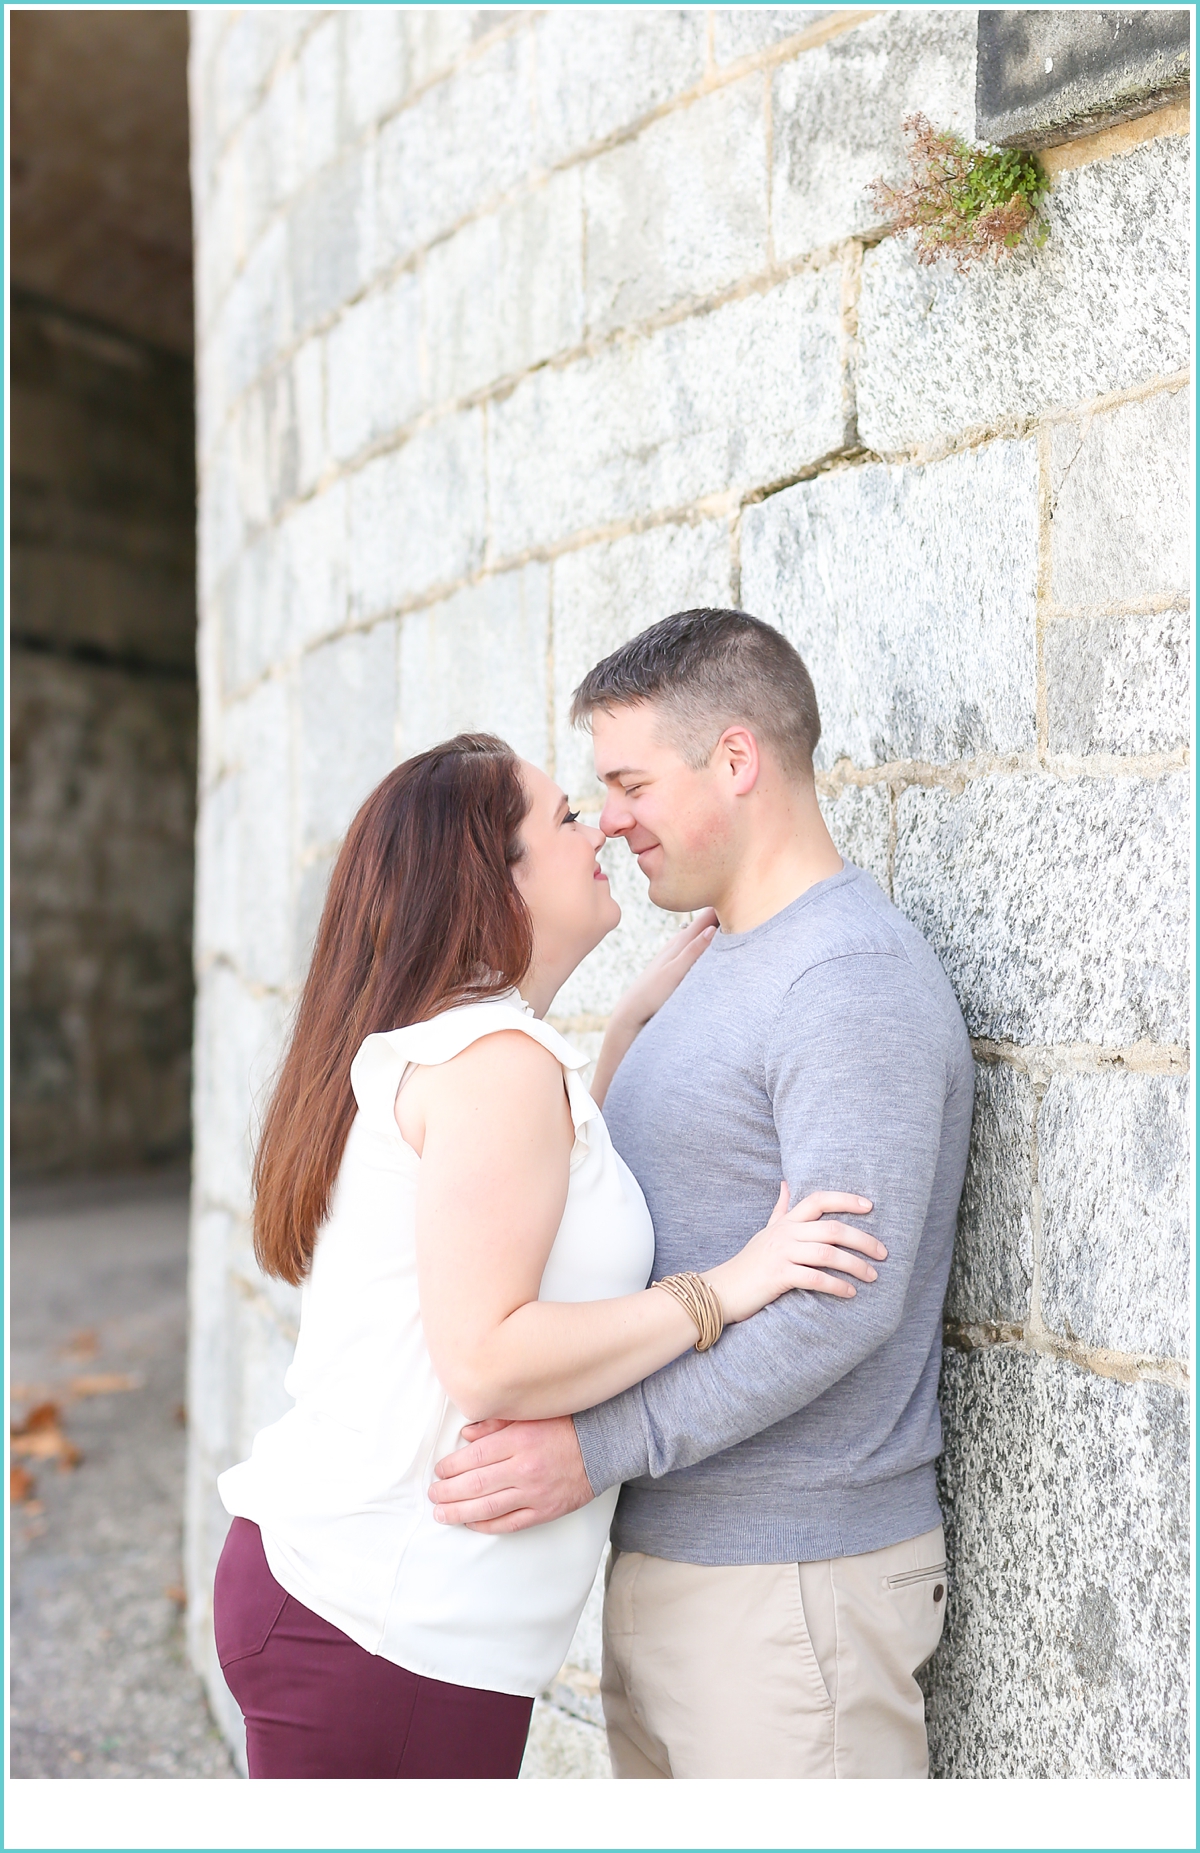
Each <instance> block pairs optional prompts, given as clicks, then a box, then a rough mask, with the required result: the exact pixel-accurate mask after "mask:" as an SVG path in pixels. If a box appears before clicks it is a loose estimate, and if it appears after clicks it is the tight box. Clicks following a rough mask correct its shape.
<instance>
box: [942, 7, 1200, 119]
mask: <svg viewBox="0 0 1200 1853" xmlns="http://www.w3.org/2000/svg"><path fill="white" fill-rule="evenodd" d="M1189 14H1190V9H1189V8H1185V7H1161V8H1160V7H1142V8H1139V9H1137V10H1136V11H1129V12H1125V11H1117V10H1116V9H1113V10H1109V9H1107V8H1106V9H1103V10H1099V11H1092V10H1091V9H1090V8H1087V7H1070V8H1067V7H1062V8H1057V7H1056V8H1048V9H1046V10H1041V9H1037V8H1031V7H1014V8H1007V7H1006V8H994V9H993V8H988V7H985V8H982V9H981V11H980V14H979V40H978V62H977V65H976V77H975V133H976V135H977V136H978V138H979V139H980V140H981V141H988V142H996V143H999V144H1000V146H1001V147H1022V148H1049V147H1053V146H1054V144H1055V143H1057V142H1068V141H1073V140H1075V139H1076V137H1078V136H1081V135H1092V134H1094V133H1095V132H1096V131H1097V130H1098V129H1103V128H1107V127H1109V126H1110V125H1112V124H1114V123H1118V122H1128V121H1130V120H1132V119H1133V118H1134V117H1136V116H1144V115H1146V114H1148V113H1149V111H1151V110H1154V109H1159V108H1161V107H1162V106H1163V105H1164V104H1167V103H1171V102H1177V101H1178V100H1179V99H1180V97H1181V96H1184V95H1186V94H1187V90H1188V86H1189V83H1190V80H1191V48H1190V36H1189V23H1190V21H1189Z"/></svg>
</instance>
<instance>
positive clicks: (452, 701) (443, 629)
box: [393, 561, 550, 766]
mask: <svg viewBox="0 0 1200 1853" xmlns="http://www.w3.org/2000/svg"><path fill="white" fill-rule="evenodd" d="M549 649H550V573H549V569H548V568H547V567H546V566H544V565H542V564H540V563H539V562H536V561H535V562H533V563H532V564H531V565H529V566H525V567H522V568H519V569H518V570H517V571H516V572H511V573H498V574H497V575H496V576H495V577H494V578H491V579H485V580H483V581H482V582H481V583H480V584H479V585H474V586H466V587H464V588H463V590H462V591H461V592H456V593H455V594H454V596H453V597H452V598H448V599H447V600H446V602H445V603H444V604H440V605H429V606H427V607H426V608H425V610H423V611H414V612H411V613H410V614H409V616H408V617H407V618H405V620H404V622H403V624H402V626H401V630H400V698H399V710H398V716H397V719H398V727H399V743H398V748H397V750H396V753H395V757H396V758H397V759H407V758H408V757H409V755H410V754H412V753H417V752H420V751H421V749H422V748H423V747H426V746H433V745H434V744H435V743H436V742H437V741H438V740H445V739H446V738H447V737H448V736H449V735H451V734H454V733H461V732H464V731H471V732H483V733H498V734H500V735H501V737H502V738H504V739H506V740H507V741H508V743H509V745H510V746H513V747H515V748H516V750H517V752H518V753H520V754H521V755H522V756H523V757H524V758H526V759H530V760H532V761H533V762H534V764H535V765H540V766H544V765H545V764H546V761H547V757H548V751H547V749H548V744H549V742H548V737H547V711H548V705H549V692H548V689H547V686H546V685H547V679H548V673H549ZM393 699H394V697H393Z"/></svg>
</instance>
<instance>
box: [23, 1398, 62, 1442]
mask: <svg viewBox="0 0 1200 1853" xmlns="http://www.w3.org/2000/svg"><path fill="white" fill-rule="evenodd" d="M61 1421H62V1410H61V1409H60V1408H59V1406H58V1404H57V1403H51V1402H45V1403H35V1404H34V1406H33V1408H32V1409H31V1410H30V1411H29V1414H28V1415H27V1416H26V1417H25V1420H24V1421H23V1422H14V1423H13V1425H12V1433H13V1434H14V1435H34V1434H36V1433H37V1431H38V1429H40V1428H57V1427H58V1425H59V1423H60V1422H61Z"/></svg>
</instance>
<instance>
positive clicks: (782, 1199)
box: [767, 1178, 788, 1229]
mask: <svg viewBox="0 0 1200 1853" xmlns="http://www.w3.org/2000/svg"><path fill="white" fill-rule="evenodd" d="M787 1207H788V1187H787V1179H786V1178H785V1179H784V1181H783V1183H782V1184H781V1185H780V1186H779V1196H778V1198H777V1199H776V1202H775V1208H774V1209H773V1210H772V1211H771V1214H770V1217H769V1219H768V1221H767V1228H768V1229H769V1228H770V1227H771V1224H772V1223H773V1222H782V1221H783V1219H784V1217H785V1216H786V1215H787Z"/></svg>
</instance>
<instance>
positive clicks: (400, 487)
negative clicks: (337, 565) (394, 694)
mask: <svg viewBox="0 0 1200 1853" xmlns="http://www.w3.org/2000/svg"><path fill="white" fill-rule="evenodd" d="M485 505H486V490H485V485H484V464H483V422H482V419H481V416H480V414H479V413H478V412H477V411H470V412H459V413H457V414H455V415H454V416H453V417H449V418H443V419H441V420H439V422H438V423H437V424H435V425H427V426H424V427H423V428H422V429H421V430H419V431H417V432H416V433H415V434H414V436H412V437H411V438H410V439H409V440H408V442H407V443H406V444H403V445H402V446H401V448H400V449H399V450H397V451H393V452H391V453H389V454H388V455H387V456H384V457H378V458H376V459H375V460H374V462H371V463H367V464H364V466H363V468H362V469H361V470H359V471H358V472H357V474H356V475H355V476H352V477H351V479H350V483H349V488H348V497H347V537H348V542H349V550H350V552H349V565H348V569H347V576H348V580H349V587H348V594H347V610H348V613H349V616H350V617H351V619H352V620H355V621H358V622H362V621H363V620H364V619H368V618H373V617H381V616H383V615H384V614H385V613H386V612H388V611H390V610H393V609H394V608H395V607H396V606H397V605H398V604H400V603H401V602H402V601H403V600H404V599H406V598H415V597H417V596H419V595H420V594H422V593H425V592H428V591H429V590H430V589H431V588H433V587H435V586H440V585H446V584H450V583H453V581H455V580H457V579H462V578H465V577H466V575H467V574H468V573H471V572H473V571H474V570H475V568H476V567H477V566H479V565H480V564H481V562H482V559H483V546H484V521H485Z"/></svg>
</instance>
